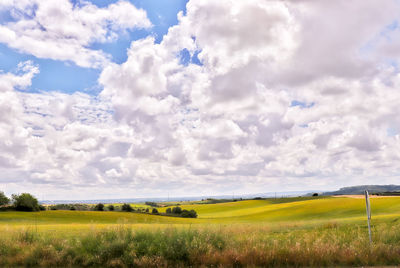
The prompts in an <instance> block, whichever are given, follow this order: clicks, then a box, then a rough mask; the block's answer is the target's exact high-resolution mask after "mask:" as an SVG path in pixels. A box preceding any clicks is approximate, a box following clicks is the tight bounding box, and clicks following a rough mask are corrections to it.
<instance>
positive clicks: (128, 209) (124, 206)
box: [121, 204, 132, 212]
mask: <svg viewBox="0 0 400 268" xmlns="http://www.w3.org/2000/svg"><path fill="white" fill-rule="evenodd" d="M121 210H122V211H126V212H132V207H131V205H129V204H123V205H122V207H121Z"/></svg>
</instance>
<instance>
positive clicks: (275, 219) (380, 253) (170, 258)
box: [0, 197, 400, 267]
mask: <svg viewBox="0 0 400 268" xmlns="http://www.w3.org/2000/svg"><path fill="white" fill-rule="evenodd" d="M181 207H182V209H189V210H190V209H194V210H196V212H197V213H198V218H197V219H187V218H179V217H168V216H157V215H149V214H140V213H128V212H106V211H105V212H94V211H61V210H57V211H42V212H0V231H1V232H2V234H3V235H2V237H1V238H0V257H2V258H0V265H2V266H13V265H28V264H29V263H28V262H33V263H31V264H32V265H41V266H54V265H56V266H57V265H58V266H63V265H79V266H96V265H106V266H121V267H129V266H135V265H136V266H168V265H172V266H180V265H184V266H185V265H194V266H199V265H216V266H218V265H222V266H225V265H227V266H234V265H236V264H238V265H239V264H240V265H246V266H247V265H250V266H252V265H254V266H264V265H267V266H268V265H273V266H275V265H276V266H287V265H294V266H326V265H328V266H329V265H378V264H379V265H390V264H397V263H399V262H400V243H399V242H400V221H399V219H400V197H385V198H372V199H371V207H372V217H373V218H372V224H373V239H374V243H373V244H372V245H369V242H368V236H367V229H366V217H365V200H364V199H356V198H346V197H340V198H339V197H328V198H311V199H310V198H287V199H266V200H244V201H236V202H227V203H217V204H183V205H182V206H181ZM166 208H167V207H162V208H159V211H161V212H162V211H165V210H166ZM13 241H18V243H14V242H13ZM62 241H64V242H62ZM82 241H83V242H82ZM84 241H86V242H84ZM96 241H97V242H96ZM167 242H168V243H167ZM60 243H61V244H63V243H65V245H64V246H60ZM82 243H88V244H87V245H86V244H85V245H83V244H82ZM90 243H93V244H90ZM115 243H116V244H115ZM118 243H119V244H118ZM179 243H181V245H180V244H179ZM182 243H183V244H182ZM47 245H52V246H51V247H50V248H48V246H47ZM118 245H119V247H118ZM177 245H180V246H179V247H178V248H175V247H177ZM90 247H93V249H92V250H89V251H88V250H87V248H90ZM114 247H117V248H114ZM110 250H111V251H112V252H114V251H113V250H115V252H114V253H112V254H111V253H110ZM46 252H47V253H46ZM49 252H50V253H49ZM82 254H83V255H82ZM107 254H111V255H107ZM360 254H361V255H360ZM363 254H364V255H365V256H362V255H363ZM104 256H108V257H107V258H106V259H104V258H105V257H104ZM85 260H87V261H85ZM235 260H236V262H237V263H236V264H235Z"/></svg>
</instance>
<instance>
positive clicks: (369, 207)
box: [365, 190, 372, 243]
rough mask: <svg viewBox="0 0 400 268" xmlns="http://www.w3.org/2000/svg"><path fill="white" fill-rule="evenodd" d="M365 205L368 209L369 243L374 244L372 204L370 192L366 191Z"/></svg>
mask: <svg viewBox="0 0 400 268" xmlns="http://www.w3.org/2000/svg"><path fill="white" fill-rule="evenodd" d="M365 205H366V209H367V219H368V235H369V242H370V243H372V236H371V203H370V202H369V194H368V190H365Z"/></svg>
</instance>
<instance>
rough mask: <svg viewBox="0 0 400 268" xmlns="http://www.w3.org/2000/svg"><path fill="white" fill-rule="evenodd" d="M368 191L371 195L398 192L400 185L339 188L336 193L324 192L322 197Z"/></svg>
mask: <svg viewBox="0 0 400 268" xmlns="http://www.w3.org/2000/svg"><path fill="white" fill-rule="evenodd" d="M365 190H368V192H369V193H371V194H377V193H388V192H389V193H390V192H400V185H393V184H390V185H359V186H350V187H343V188H340V189H339V190H338V191H333V192H325V193H323V194H322V195H348V194H364V191H365Z"/></svg>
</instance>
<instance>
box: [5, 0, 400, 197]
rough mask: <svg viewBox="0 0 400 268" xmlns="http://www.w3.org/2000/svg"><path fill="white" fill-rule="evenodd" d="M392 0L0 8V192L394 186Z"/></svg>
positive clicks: (154, 0)
mask: <svg viewBox="0 0 400 268" xmlns="http://www.w3.org/2000/svg"><path fill="white" fill-rule="evenodd" d="M399 19H400V2H399V1H398V0H384V1H376V0H354V1H347V0H337V1H317V0H315V1H314V0H298V1H289V0H286V1H285V0H279V1H278V0H247V1H234V0H219V1H214V0H201V1H200V0H189V1H186V0H163V1H159V0H132V1H128V0H119V1H106V0H93V1H81V0H73V1H71V0H0V191H4V192H5V193H6V194H8V195H10V194H13V193H22V192H29V193H32V194H34V195H36V196H37V197H38V198H39V199H69V200H73V199H107V198H110V199H111V198H135V197H162V196H167V195H169V196H171V197H173V196H175V197H178V196H200V195H208V196H211V195H222V194H232V193H234V194H235V195H239V194H252V193H264V192H286V191H302V190H334V189H337V188H340V187H344V186H351V185H362V184H400V73H399V60H400V28H399Z"/></svg>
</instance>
